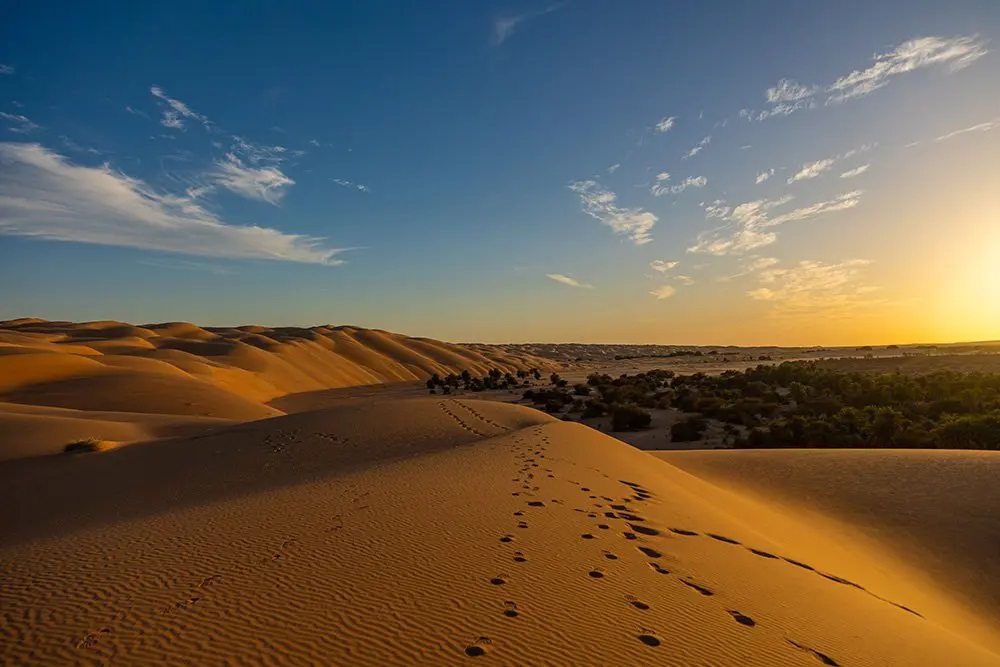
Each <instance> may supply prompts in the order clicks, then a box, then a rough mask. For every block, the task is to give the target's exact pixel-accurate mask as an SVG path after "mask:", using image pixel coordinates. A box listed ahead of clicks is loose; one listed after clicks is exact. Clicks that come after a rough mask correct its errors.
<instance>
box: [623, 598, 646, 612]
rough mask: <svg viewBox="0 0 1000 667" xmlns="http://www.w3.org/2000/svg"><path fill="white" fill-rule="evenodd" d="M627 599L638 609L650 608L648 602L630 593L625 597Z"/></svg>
mask: <svg viewBox="0 0 1000 667" xmlns="http://www.w3.org/2000/svg"><path fill="white" fill-rule="evenodd" d="M625 599H626V600H627V601H628V603H629V604H630V605H632V606H633V607H635V608H636V609H641V610H642V611H646V610H648V609H649V605H648V604H646V603H645V602H643V601H642V600H639V599H637V598H636V597H635V596H632V595H628V596H626V597H625Z"/></svg>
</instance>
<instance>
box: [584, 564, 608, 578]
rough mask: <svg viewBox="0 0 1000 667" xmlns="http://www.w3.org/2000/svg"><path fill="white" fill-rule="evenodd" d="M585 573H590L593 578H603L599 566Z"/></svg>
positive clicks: (602, 571)
mask: <svg viewBox="0 0 1000 667" xmlns="http://www.w3.org/2000/svg"><path fill="white" fill-rule="evenodd" d="M587 574H588V575H590V577H591V578H593V579H603V578H604V570H603V569H601V568H599V567H595V568H594V569H593V570H591V571H590V572H588V573H587Z"/></svg>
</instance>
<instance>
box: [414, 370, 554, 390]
mask: <svg viewBox="0 0 1000 667" xmlns="http://www.w3.org/2000/svg"><path fill="white" fill-rule="evenodd" d="M553 375H555V374H553ZM556 377H558V376H556ZM532 379H534V380H540V379H542V374H541V371H539V370H538V369H537V368H532V369H529V370H518V371H517V372H515V373H505V372H504V371H502V370H500V369H499V368H491V369H490V370H489V372H488V373H487V374H486V375H483V376H482V377H473V375H472V373H470V372H469V371H467V370H465V371H462V373H461V374H460V375H456V374H454V373H449V374H448V375H446V376H445V377H441V376H440V375H438V374H437V373H434V374H433V375H432V376H431V377H430V378H429V379H428V380H427V383H426V384H427V389H428V390H429V391H430V393H432V394H437V393H438V392H439V391H440V393H442V394H450V393H452V392H453V391H456V390H458V389H459V388H461V389H463V390H465V391H471V392H480V391H486V390H487V389H508V390H514V389H517V388H519V387H527V386H530V385H531V381H532Z"/></svg>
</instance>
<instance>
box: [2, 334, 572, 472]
mask: <svg viewBox="0 0 1000 667" xmlns="http://www.w3.org/2000/svg"><path fill="white" fill-rule="evenodd" d="M551 366H552V362H550V361H547V360H544V359H540V358H537V357H532V356H531V355H526V354H516V353H515V354H508V353H504V352H500V351H497V352H493V353H490V352H479V351H473V350H469V349H466V348H464V347H462V346H459V345H454V344H451V343H444V342H441V341H436V340H432V339H427V338H411V337H407V336H403V335H400V334H394V333H390V332H387V331H381V330H376V329H362V328H359V327H352V326H338V327H333V326H318V327H311V328H296V327H278V328H269V327H261V326H243V327H235V328H201V327H198V326H196V325H194V324H190V323H187V322H170V323H162V324H147V325H142V326H136V325H132V324H127V323H123V322H114V321H100V322H83V323H73V322H49V321H45V320H39V319H32V318H26V319H19V320H8V321H4V322H0V432H2V433H3V434H4V435H3V436H0V460H4V459H9V458H17V457H19V456H24V455H38V454H45V453H52V452H54V451H58V449H59V448H60V447H61V446H62V445H63V444H65V443H66V442H67V439H68V438H72V437H88V436H92V435H100V436H101V437H106V438H108V439H115V440H121V441H136V440H142V439H148V438H155V437H162V436H163V435H164V434H171V433H174V434H177V433H182V432H184V430H185V428H186V427H189V426H196V425H198V424H200V423H207V420H211V419H226V420H232V421H241V422H242V421H251V420H256V419H264V418H268V417H273V416H277V415H281V414H283V411H282V410H280V409H278V408H276V407H274V406H272V405H269V403H270V402H272V401H274V400H275V399H277V398H281V397H285V396H288V395H292V394H300V393H307V392H315V391H320V390H326V389H334V388H341V387H351V386H357V385H371V384H381V383H391V382H407V381H413V380H420V379H423V378H426V377H429V376H430V375H431V374H433V373H438V374H440V375H447V374H449V373H460V372H461V371H464V370H468V371H469V372H471V373H473V374H477V375H482V374H485V373H487V372H488V371H489V370H490V369H492V368H499V369H501V370H503V371H508V372H513V371H516V370H526V369H528V368H540V369H547V368H550V367H551ZM15 404H19V405H30V406H35V407H37V408H38V409H37V410H35V411H34V412H33V413H31V414H30V415H28V414H27V413H25V412H24V411H23V410H17V409H14V410H8V409H4V408H3V407H2V406H3V405H15ZM43 408H45V409H43ZM72 411H76V412H72ZM101 413H114V414H115V415H117V416H116V417H113V418H108V419H104V420H103V421H102V420H101V418H100V414H101ZM124 414H129V415H132V416H131V417H123V416H121V415H124ZM46 416H48V417H51V423H52V424H53V425H54V426H58V428H53V430H52V432H51V434H46V433H45V429H44V428H42V427H41V421H40V420H42V419H43V418H44V417H46ZM74 421H76V422H78V423H76V424H75V425H74ZM108 422H113V424H111V425H108V424H107V423H108ZM23 429H27V430H23ZM29 432H30V435H31V439H30V440H28V439H27V437H26V435H27V434H28V433H29ZM105 432H106V433H105ZM18 433H21V434H24V435H25V437H18V436H17V434H18Z"/></svg>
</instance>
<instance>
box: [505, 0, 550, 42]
mask: <svg viewBox="0 0 1000 667" xmlns="http://www.w3.org/2000/svg"><path fill="white" fill-rule="evenodd" d="M567 4H569V3H568V2H560V3H557V4H554V5H550V6H549V7H546V8H545V9H540V10H538V11H535V12H526V13H524V14H519V15H517V16H506V17H503V18H499V19H496V20H495V21H493V33H492V34H491V35H490V44H492V45H493V46H500V45H501V44H503V43H504V42H506V41H507V40H508V39H510V37H511V35H513V34H514V31H516V30H517V29H518V26H520V25H522V24H523V23H525V22H527V21H530V20H531V19H536V18H538V17H540V16H545V15H546V14H551V13H552V12H554V11H556V10H559V9H562V8H563V7H565V6H566V5H567Z"/></svg>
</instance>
